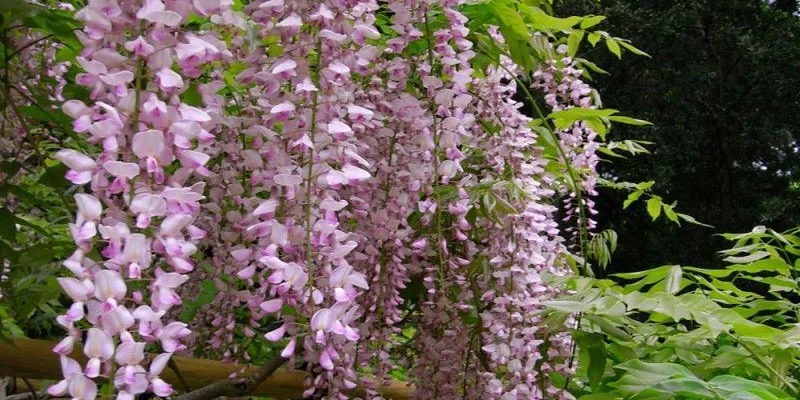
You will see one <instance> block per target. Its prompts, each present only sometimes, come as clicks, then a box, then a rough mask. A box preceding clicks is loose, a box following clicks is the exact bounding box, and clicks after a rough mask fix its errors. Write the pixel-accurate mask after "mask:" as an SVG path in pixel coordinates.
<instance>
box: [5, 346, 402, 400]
mask: <svg viewBox="0 0 800 400" xmlns="http://www.w3.org/2000/svg"><path fill="white" fill-rule="evenodd" d="M55 345H56V344H55V343H53V342H49V341H45V340H33V339H15V340H14V342H13V344H11V345H7V344H3V343H0V376H13V377H16V378H28V379H51V380H59V379H61V377H62V375H61V363H60V361H59V357H58V355H57V354H55V353H53V347H55ZM80 349H81V348H80V346H76V349H75V351H73V352H72V354H71V355H70V357H72V358H74V359H76V360H77V361H78V362H79V363H81V365H85V363H86V357H85V356H84V355H83V352H81V351H80ZM173 360H175V364H176V365H177V367H178V370H179V371H180V372H181V375H183V378H184V379H185V380H186V384H187V385H188V386H189V388H190V389H192V390H194V389H198V388H201V387H203V386H205V385H208V384H211V383H214V382H217V381H221V380H223V379H227V377H228V376H229V375H230V374H232V373H233V372H236V371H239V370H240V368H241V367H242V366H241V365H239V366H235V365H232V364H223V363H221V362H219V361H212V360H204V359H199V358H187V357H179V356H173ZM256 368H257V367H256V366H248V367H246V368H245V371H244V375H243V376H247V375H249V374H251V373H252V372H253V371H254V370H255V369H256ZM306 376H308V374H307V373H306V372H304V371H296V370H295V371H287V370H278V371H276V372H275V374H273V375H272V376H270V377H269V378H267V380H265V381H264V382H262V383H261V384H260V385H259V386H258V387H257V388H256V389H255V390H254V391H253V393H251V394H252V395H254V396H266V397H274V398H277V399H299V398H302V394H303V390H304V384H303V380H304V379H305V378H306ZM161 378H162V379H164V380H165V381H167V382H168V383H170V384H172V386H173V387H174V388H176V389H180V388H181V384H180V383H179V380H178V377H177V376H176V375H175V373H174V371H172V370H171V369H170V368H165V369H164V372H163V373H162V374H161ZM19 389H21V388H18V391H20V390H19ZM413 391H414V387H413V385H409V384H407V383H405V382H400V381H391V382H390V383H389V384H387V385H384V386H383V387H381V388H380V389H379V392H380V393H381V395H382V396H383V397H384V398H385V399H387V400H389V399H390V400H407V399H408V398H410V396H411V393H412V392H413ZM354 392H355V393H353V394H354V395H359V394H363V389H361V388H358V389H356V390H355V391H354Z"/></svg>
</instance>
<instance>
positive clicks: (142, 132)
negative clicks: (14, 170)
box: [50, 0, 229, 399]
mask: <svg viewBox="0 0 800 400" xmlns="http://www.w3.org/2000/svg"><path fill="white" fill-rule="evenodd" d="M192 4H193V5H194V9H193V8H192ZM192 4H189V3H184V2H180V1H179V2H167V3H164V2H162V1H161V0H146V1H141V2H139V1H125V2H120V3H117V2H116V1H112V2H107V1H99V0H90V1H89V2H88V3H87V5H86V7H85V8H83V9H81V10H80V11H78V12H77V13H76V15H75V17H76V19H78V20H80V21H82V22H83V23H84V25H85V28H84V31H83V32H80V33H79V34H78V36H79V38H80V39H81V41H82V42H83V44H84V46H85V48H84V50H83V52H82V53H81V56H80V57H78V63H79V64H80V66H81V67H82V68H83V70H84V72H83V73H81V74H79V75H78V77H77V78H76V80H77V82H78V83H80V84H82V85H84V86H87V87H89V88H90V89H91V98H92V100H93V101H94V104H92V105H87V104H84V103H82V102H80V101H77V100H70V101H67V102H66V103H65V104H64V107H63V108H64V111H65V113H67V114H68V115H70V116H72V117H73V118H75V124H74V127H75V130H76V131H77V132H80V133H85V134H86V135H87V141H88V142H89V143H90V144H91V145H94V146H95V147H93V148H94V149H97V150H96V151H92V150H90V151H88V152H79V151H76V150H72V149H64V150H62V151H60V152H59V153H58V154H57V157H58V158H59V160H60V161H62V162H63V163H64V164H65V165H66V166H67V167H68V168H69V172H68V174H67V178H68V179H69V180H70V181H72V182H73V183H74V184H76V185H85V186H84V189H85V190H86V191H87V192H88V193H91V194H83V193H81V194H77V195H75V201H76V203H77V205H78V214H77V217H76V220H75V223H74V224H73V225H72V226H71V229H72V236H73V238H74V239H75V243H76V244H77V245H78V250H77V251H76V252H75V253H74V254H73V256H72V257H70V258H69V259H68V260H67V261H66V262H65V263H64V265H65V266H66V267H67V268H69V270H70V271H72V272H73V273H74V274H75V278H61V279H59V283H60V284H61V286H62V287H63V288H64V290H65V291H66V292H67V294H68V295H69V296H70V297H71V298H72V300H73V301H74V303H73V306H72V307H70V309H69V311H68V312H67V313H66V314H65V315H64V316H62V317H59V322H60V323H61V324H62V325H64V326H65V327H66V328H67V329H68V331H69V336H68V337H67V338H66V339H65V340H63V341H62V342H61V343H60V344H59V345H58V346H57V347H56V349H55V351H56V352H58V353H60V354H68V353H69V351H70V350H71V348H72V347H73V346H74V345H76V344H78V343H77V342H78V341H80V340H81V339H80V338H81V337H82V336H81V334H80V331H81V330H82V329H81V328H79V326H86V325H85V323H88V325H89V326H90V327H89V328H88V330H87V331H86V334H85V336H84V339H82V341H83V349H84V353H85V354H86V356H87V357H88V358H89V362H88V364H87V365H86V366H85V368H83V369H82V371H81V370H80V369H76V368H75V363H74V362H73V361H71V360H70V361H67V362H65V363H63V365H64V374H65V378H66V379H67V380H68V381H69V384H68V385H66V387H65V385H62V384H59V385H55V386H53V387H51V389H50V392H51V394H53V395H59V396H60V395H63V394H65V393H67V392H69V393H70V394H71V395H72V396H73V397H75V398H81V399H93V398H94V397H95V395H96V386H95V383H94V382H93V381H92V378H97V377H101V376H102V377H108V374H109V372H110V371H113V370H116V371H117V374H116V376H115V377H114V379H113V382H114V384H115V386H116V387H117V389H118V390H119V397H120V398H122V399H132V398H133V397H134V396H136V395H138V394H140V393H144V392H146V391H148V390H150V391H152V392H154V393H156V394H157V395H159V396H167V395H169V394H170V393H171V391H172V389H171V388H170V386H169V385H167V384H166V383H164V382H163V381H162V380H161V379H159V377H158V375H159V373H160V372H161V370H163V368H164V365H165V363H166V360H168V359H169V356H170V354H171V353H173V352H176V351H181V350H183V349H184V348H185V346H184V345H182V344H181V343H180V341H181V339H182V338H184V337H186V336H187V335H188V333H189V331H188V330H186V328H185V326H186V325H185V324H184V323H182V322H178V321H174V320H171V319H170V317H168V315H169V314H168V311H169V310H170V309H171V308H172V307H174V306H176V305H179V304H180V303H181V297H180V296H179V294H178V293H179V291H178V288H179V287H180V286H181V285H182V284H183V283H184V282H186V281H187V280H188V279H189V276H188V275H187V274H188V273H190V272H191V271H193V270H194V268H195V265H194V260H193V259H192V256H193V254H194V253H195V252H196V250H197V245H196V243H197V242H198V240H199V239H201V238H202V237H203V236H204V232H203V231H202V230H201V229H199V228H197V227H196V226H194V225H193V222H194V220H195V219H196V217H197V213H198V211H199V209H200V203H199V202H200V200H202V199H203V184H202V178H203V177H204V176H205V175H206V173H207V169H206V167H205V165H206V164H207V162H208V160H209V157H208V156H207V155H205V153H204V150H205V148H206V147H207V146H208V145H210V144H211V143H213V139H214V137H213V135H212V134H211V133H209V132H212V131H213V130H214V129H215V123H214V122H213V121H212V120H211V118H210V117H209V115H208V113H207V112H206V111H204V110H202V109H199V108H196V107H193V106H189V105H187V104H184V103H182V102H181V98H180V94H181V92H182V91H183V90H185V89H186V88H187V80H188V78H187V77H184V76H182V75H181V74H180V73H178V72H177V71H176V70H175V69H173V68H174V65H175V64H176V63H177V64H178V66H179V67H182V68H187V69H190V70H191V72H195V69H196V68H199V67H201V66H203V65H206V64H207V63H208V62H210V61H212V60H215V59H218V58H220V57H224V56H225V54H226V50H225V47H224V44H223V42H221V41H220V40H217V39H216V38H214V37H213V36H205V37H197V36H194V35H192V34H189V33H183V32H182V29H181V24H183V23H184V22H185V21H186V18H187V17H188V15H189V13H190V12H192V11H194V12H198V13H200V12H202V13H206V14H207V13H209V12H221V11H224V9H225V8H226V7H227V6H228V5H229V4H228V5H225V4H218V6H217V7H211V9H213V10H214V11H210V10H211V9H210V8H209V7H208V6H209V4H207V2H206V3H203V2H194V3H192ZM204 15H205V14H204ZM126 32H127V33H132V34H133V35H132V39H131V38H129V37H128V36H127V35H126V34H125V33H126ZM187 59H190V60H191V62H189V61H187ZM187 65H190V66H187ZM187 131H188V133H187ZM89 148H90V149H91V148H92V147H89ZM175 167H177V168H175ZM168 169H170V171H173V172H167V170H168ZM193 182H197V183H194V184H193ZM153 225H155V227H154V226H153ZM95 246H100V248H99V250H100V254H101V255H102V258H101V259H93V258H91V257H89V256H88V255H87V254H89V253H90V252H91V251H92V249H93V248H94V247H95ZM139 282H142V283H144V285H141V284H139ZM146 303H149V305H145V304H146ZM137 306H138V308H137ZM84 310H86V312H85V311H84ZM84 319H85V320H86V322H85V323H84V322H82V321H83V320H84ZM115 343H120V344H119V345H115ZM146 343H152V344H155V345H156V347H155V348H156V349H159V350H160V351H161V352H162V353H161V354H160V355H159V356H157V357H156V358H155V359H154V360H153V361H152V362H151V363H150V367H149V370H147V371H146V370H145V366H143V365H141V364H142V363H143V362H145V359H146V357H145V356H144V353H143V350H144V346H145V344H146ZM112 364H116V367H112Z"/></svg>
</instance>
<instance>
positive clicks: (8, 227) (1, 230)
mask: <svg viewBox="0 0 800 400" xmlns="http://www.w3.org/2000/svg"><path fill="white" fill-rule="evenodd" d="M14 220H15V218H14V215H13V214H12V213H11V211H9V210H8V209H6V208H0V237H3V238H6V239H8V240H9V241H10V242H12V243H14V242H16V241H17V225H16V224H15V223H14Z"/></svg>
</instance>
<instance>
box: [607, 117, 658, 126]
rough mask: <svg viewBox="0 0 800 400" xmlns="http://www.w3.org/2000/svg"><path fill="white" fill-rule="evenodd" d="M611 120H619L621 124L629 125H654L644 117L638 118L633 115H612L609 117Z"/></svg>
mask: <svg viewBox="0 0 800 400" xmlns="http://www.w3.org/2000/svg"><path fill="white" fill-rule="evenodd" d="M608 120H609V121H614V122H619V123H621V124H628V125H639V126H641V125H653V124H652V123H651V122H648V121H645V120H643V119H636V118H631V117H623V116H621V115H612V116H610V117H608Z"/></svg>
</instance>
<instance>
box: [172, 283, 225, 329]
mask: <svg viewBox="0 0 800 400" xmlns="http://www.w3.org/2000/svg"><path fill="white" fill-rule="evenodd" d="M217 292H218V290H217V286H216V284H214V281H213V280H205V281H203V283H202V284H200V293H198V294H197V295H196V296H195V297H194V298H190V299H185V300H184V301H183V313H181V321H185V322H188V321H191V320H192V319H194V317H195V315H197V312H198V311H199V310H200V307H202V306H204V305H206V304H209V303H211V302H212V301H214V297H215V296H216V295H217Z"/></svg>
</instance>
